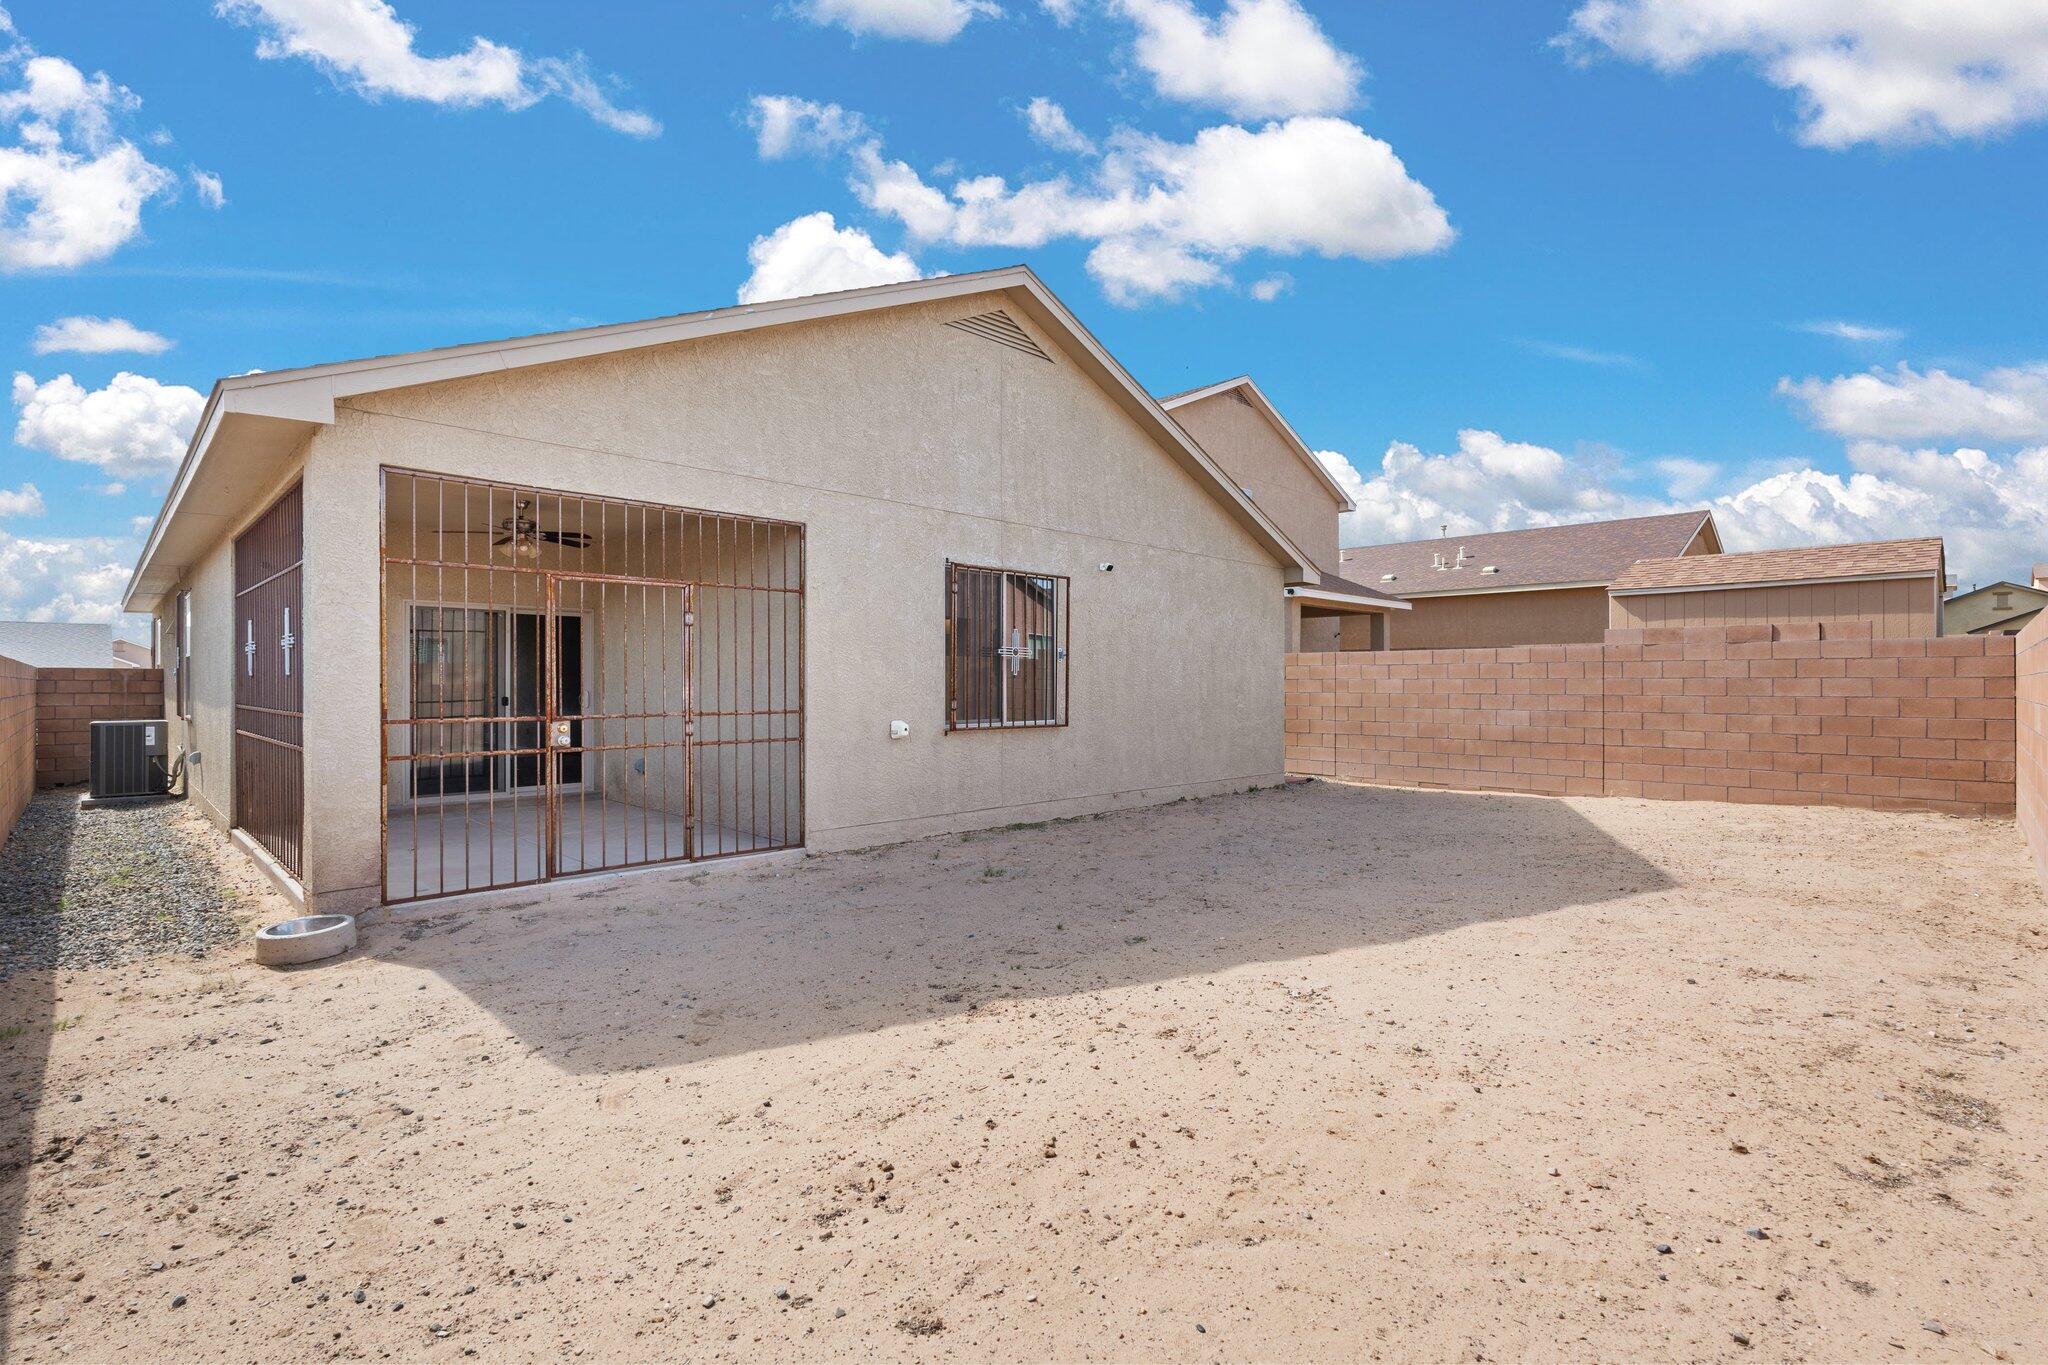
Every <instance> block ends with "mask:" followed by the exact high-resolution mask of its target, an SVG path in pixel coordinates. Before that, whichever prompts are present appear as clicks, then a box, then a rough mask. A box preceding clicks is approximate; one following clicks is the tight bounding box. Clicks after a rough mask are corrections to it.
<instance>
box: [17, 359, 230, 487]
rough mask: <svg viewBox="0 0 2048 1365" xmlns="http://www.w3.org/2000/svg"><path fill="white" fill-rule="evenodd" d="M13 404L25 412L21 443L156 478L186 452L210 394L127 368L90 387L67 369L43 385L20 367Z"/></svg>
mask: <svg viewBox="0 0 2048 1365" xmlns="http://www.w3.org/2000/svg"><path fill="white" fill-rule="evenodd" d="M14 406H15V407H16V408H17V409H18V410H19V411H20V414H21V416H20V420H19V421H17V422H16V424H15V428H14V439H15V442H16V444H18V445H22V446H25V447H27V448H29V449H31V450H41V451H46V452H48V453H49V454H51V455H55V456H56V457H57V458H58V459H60V460H73V461H76V462H78V463H80V464H89V465H94V466H96V467H98V468H99V469H101V470H103V471H104V472H105V473H107V474H108V475H110V476H113V477H115V478H158V477H162V476H166V475H168V474H170V473H171V472H172V471H173V470H175V469H176V468H177V467H178V461H179V460H181V459H182V458H184V454H185V444H186V442H187V441H189V440H190V439H191V436H192V428H193V427H194V426H195V425H196V424H197V423H198V421H199V414H200V411H201V410H202V409H203V408H204V407H205V406H206V400H205V399H204V398H203V397H202V396H201V395H200V394H199V392H198V391H197V390H196V389H189V388H186V387H185V386H184V385H182V384H160V383H158V382H157V381H156V380H154V379H150V378H147V377H145V376H143V375H139V374H130V373H129V372H128V371H126V370H123V371H122V372H121V373H119V374H117V375H115V376H114V377H113V378H112V379H111V380H109V381H108V382H107V385H106V387H105V388H101V389H90V390H88V389H86V388H85V387H83V386H82V385H80V384H79V383H78V382H77V381H76V380H74V379H73V378H72V377H71V376H70V375H68V374H60V375H58V376H57V377H56V378H55V379H51V380H48V381H46V382H44V383H41V384H38V383H37V382H36V381H35V380H34V379H33V378H31V377H30V376H29V375H26V374H22V373H16V374H15V376H14Z"/></svg>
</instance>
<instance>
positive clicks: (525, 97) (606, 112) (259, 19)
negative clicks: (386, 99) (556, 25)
mask: <svg viewBox="0 0 2048 1365" xmlns="http://www.w3.org/2000/svg"><path fill="white" fill-rule="evenodd" d="M214 12H215V13H216V14H218V15H220V16H221V17H222V18H224V19H230V20H233V21H234V22H236V23H241V24H246V25H248V26H250V27H252V28H256V29H259V30H261V31H262V34H263V36H262V38H261V39H259V40H258V42H257V45H256V55H257V56H259V57H262V58H265V59H270V60H278V59H283V58H287V57H302V58H304V59H306V60H307V61H310V62H312V63H313V64H314V65H315V66H317V67H319V68H320V69H321V70H323V71H325V72H327V74H328V75H330V76H332V77H333V78H334V79H335V80H336V81H339V82H340V83H342V84H343V85H346V86H348V87H349V88H350V89H353V90H354V91H356V92H357V93H358V94H360V95H363V96H364V97H366V98H370V99H375V98H377V97H379V96H383V95H395V96H397V97H398V98H400V99H410V100H421V101H424V102H426V103H429V104H444V105H452V106H456V107H466V106H474V105H482V104H495V105H499V106H501V107H503V108H506V109H525V108H527V107H529V106H531V105H533V104H536V103H538V102H539V101H540V100H542V99H544V98H546V97H547V96H550V95H553V96H557V97H559V98H561V99H565V100H567V101H568V102H569V103H571V104H573V105H575V106H576V107H577V108H578V109H581V110H582V111H583V112H584V113H586V114H588V115H589V116H590V117H591V118H593V119H595V120H596V121H597V122H598V123H600V124H602V125H603V126H605V127H607V128H610V129H612V130H613V131H615V132H620V133H626V134H629V135H631V136H633V137H654V136H656V135H657V134H659V133H660V132H661V124H660V123H659V122H657V121H656V120H655V119H653V118H652V117H650V116H649V115H647V114H644V113H641V112H639V111H637V110H632V109H622V108H620V107H619V106H618V105H617V104H615V103H613V101H612V96H611V92H610V90H609V88H608V87H609V86H610V85H611V84H612V82H609V81H602V80H600V79H599V78H597V77H596V76H594V75H592V74H591V72H590V70H589V68H588V66H587V65H586V64H585V62H584V60H583V58H582V57H581V56H580V55H579V56H570V57H529V56H527V55H525V54H524V53H522V52H520V51H519V50H518V49H517V48H512V47H507V46H505V45H504V44H502V43H497V42H493V41H491V40H490V39H489V38H483V37H473V38H471V39H470V41H469V46H468V48H466V49H464V50H463V51H461V52H457V53H453V54H451V55H449V56H445V57H428V56H423V55H421V53H419V52H418V51H417V50H416V49H415V48H414V46H413V44H414V40H415V37H416V35H415V33H414V32H413V28H412V26H411V25H410V24H408V23H406V22H405V21H403V20H402V19H400V18H399V17H398V13H397V11H396V10H394V9H392V7H391V6H390V4H389V3H387V0H216V3H215V5H214Z"/></svg>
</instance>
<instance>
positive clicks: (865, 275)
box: [739, 213, 923, 303]
mask: <svg viewBox="0 0 2048 1365" xmlns="http://www.w3.org/2000/svg"><path fill="white" fill-rule="evenodd" d="M747 263H748V264H749V265H751V266H753V267H754V271H753V274H751V275H749V276H748V277H747V281H746V283H745V284H742V285H741V286H740V294H739V298H740V302H741V303H760V302H762V301H764V300H767V299H793V298H799V297H801V296H803V295H805V294H826V293H831V292H832V291H834V290H839V289H862V288H865V287H866V286H868V285H871V284H895V283H898V282H899V281H902V280H915V279H922V278H923V272H922V271H920V270H919V269H918V268H917V262H915V261H913V260H911V259H910V257H908V256H906V255H904V254H903V253H901V252H898V253H896V254H895V255H888V254H885V253H884V252H883V251H882V249H881V248H880V247H877V246H876V245H875V244H874V242H873V241H872V240H871V239H870V238H869V237H868V235H867V234H866V233H865V232H862V231H861V230H860V229H859V228H857V227H844V228H842V227H839V226H838V225H837V224H835V223H834V222H833V219H832V215H831V214H829V213H807V214H805V215H804V216H803V217H801V218H793V219H791V220H790V221H789V222H787V223H784V224H783V225H782V226H781V227H779V228H777V229H775V231H773V232H771V233H769V234H768V235H766V236H765V237H756V238H755V239H754V242H753V245H751V246H749V247H748V248H747Z"/></svg>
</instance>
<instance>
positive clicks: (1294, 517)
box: [1173, 389, 1340, 573]
mask: <svg viewBox="0 0 2048 1365" xmlns="http://www.w3.org/2000/svg"><path fill="white" fill-rule="evenodd" d="M1173 420H1174V421H1176V422H1179V423H1180V424H1181V426H1182V427H1183V428H1184V429H1185V430H1186V431H1187V433H1188V435H1190V436H1192V437H1194V438H1195V442H1196V444H1198V445H1200V446H1201V447H1202V449H1204V450H1206V451H1208V452H1209V455H1210V457H1211V458H1212V459H1214V460H1215V461H1216V463H1217V464H1219V465H1221V466H1222V467H1223V472H1224V473H1226V474H1228V475H1230V477H1231V478H1232V479H1234V480H1236V482H1237V486H1238V487H1240V488H1246V489H1249V490H1251V495H1252V501H1253V502H1255V503H1257V504H1258V505H1259V510H1260V511H1261V512H1264V513H1265V514H1266V515H1267V516H1268V517H1271V518H1272V519H1273V522H1274V524H1275V525H1277V526H1279V528H1280V529H1281V530H1282V531H1284V532H1286V534H1287V537H1288V539H1290V540H1292V541H1293V542H1294V543H1295V544H1296V545H1299V546H1300V547H1301V549H1302V553H1304V554H1306V555H1307V556H1308V557H1309V558H1310V559H1311V560H1313V561H1315V564H1316V567H1318V568H1320V569H1322V570H1323V571H1324V572H1325V573H1335V572H1337V515H1338V511H1339V508H1340V504H1339V503H1338V501H1337V499H1335V498H1333V497H1331V496H1330V490H1329V487H1328V486H1327V485H1325V484H1324V483H1323V481H1322V480H1321V479H1318V478H1317V477H1316V476H1315V475H1314V474H1313V473H1311V472H1310V471H1309V470H1308V469H1306V468H1304V467H1303V466H1302V463H1301V457H1300V456H1299V455H1297V454H1296V453H1295V451H1294V448H1293V447H1292V446H1290V445H1288V444H1287V441H1286V438H1284V437H1283V436H1281V435H1280V433H1279V432H1277V431H1275V430H1274V429H1273V424H1272V423H1271V422H1269V421H1267V420H1266V417H1265V414H1263V413H1261V412H1260V411H1259V410H1258V409H1257V408H1256V407H1254V406H1253V405H1252V403H1251V402H1250V401H1249V400H1248V399H1244V398H1240V397H1239V396H1238V391H1237V390H1234V389H1231V390H1226V391H1224V392H1223V393H1218V394H1212V395H1210V396H1209V397H1207V398H1204V399H1201V400H1200V401H1199V402H1194V403H1189V404H1186V405H1185V406H1182V407H1178V408H1175V409H1174V410H1173Z"/></svg>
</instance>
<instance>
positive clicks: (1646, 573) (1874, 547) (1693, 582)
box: [1612, 536, 1942, 592]
mask: <svg viewBox="0 0 2048 1365" xmlns="http://www.w3.org/2000/svg"><path fill="white" fill-rule="evenodd" d="M1941 573H1942V554H1941V537H1939V536H1926V537H1923V538H1921V539H1917V540H1868V541H1860V542H1858V543H1856V544H1853V545H1811V546H1807V547H1805V548H1803V549H1797V550H1751V551H1748V552H1747V553H1744V554H1734V555H1690V556H1686V557H1684V558H1676V559H1646V560H1643V561H1642V562H1640V563H1638V564H1635V565H1633V566H1631V567H1630V568H1629V570H1628V571H1627V572H1626V573H1624V574H1622V575H1621V576H1620V577H1619V578H1617V579H1615V580H1614V585H1613V588H1612V591H1614V592H1669V591H1673V590H1681V591H1682V590H1684V589H1686V588H1746V587H1756V586H1758V585H1761V584H1766V583H1803V582H1811V581H1814V580H1819V579H1831V580H1839V579H1848V578H1922V577H1928V576H1933V577H1935V578H1937V579H1938V578H1939V577H1940V576H1941Z"/></svg>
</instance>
